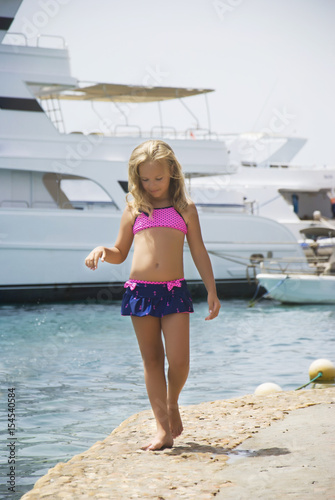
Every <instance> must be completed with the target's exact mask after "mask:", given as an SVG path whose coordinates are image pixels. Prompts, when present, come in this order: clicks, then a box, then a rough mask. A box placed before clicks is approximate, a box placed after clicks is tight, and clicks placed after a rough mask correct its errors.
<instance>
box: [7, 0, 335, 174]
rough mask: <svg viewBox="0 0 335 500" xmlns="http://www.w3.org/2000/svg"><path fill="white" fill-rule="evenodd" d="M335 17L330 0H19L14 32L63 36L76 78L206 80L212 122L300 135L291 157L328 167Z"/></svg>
mask: <svg viewBox="0 0 335 500" xmlns="http://www.w3.org/2000/svg"><path fill="white" fill-rule="evenodd" d="M334 19H335V2H334V1H333V0H184V1H182V0H170V1H169V2H163V1H161V0H155V1H154V0H141V1H140V2H139V1H137V0H122V1H121V0H95V1H94V2H93V1H88V0H23V2H22V5H21V7H20V9H19V12H18V14H17V16H16V19H15V21H14V24H13V25H12V31H18V32H21V31H23V32H26V33H27V34H29V37H30V39H29V42H30V43H32V44H33V43H34V39H35V37H36V35H38V34H40V33H46V34H55V35H62V36H64V38H65V39H66V41H67V44H68V47H69V52H70V57H71V67H72V73H73V75H74V76H75V77H77V78H78V79H79V80H87V81H103V82H112V83H130V84H143V83H151V84H157V85H162V86H186V87H200V88H203V87H206V88H213V89H215V93H212V94H211V95H210V96H209V104H210V108H211V127H212V129H213V130H215V131H217V132H221V133H236V132H249V131H254V132H257V131H262V130H269V129H270V130H272V129H273V131H274V132H278V133H282V134H284V135H292V136H299V137H306V138H307V139H308V143H307V145H306V146H305V147H304V148H303V150H302V151H301V152H300V153H299V154H298V156H297V157H296V162H298V163H302V164H306V165H314V164H318V165H323V164H328V165H333V166H335V146H334V144H335V141H334V139H333V134H334V132H335V97H334V93H335V92H334V91H335V64H334V63H335V30H334ZM192 100H193V102H191V101H192ZM189 102H190V103H191V104H190V106H191V107H192V105H193V104H194V106H195V109H196V112H197V115H198V116H199V118H200V124H201V125H202V126H205V127H207V118H206V110H205V106H204V104H203V102H202V101H201V104H200V101H199V98H190V99H189ZM171 112H172V113H173V115H171V114H170V116H169V117H168V118H169V120H170V122H172V121H174V122H175V123H178V122H179V121H182V118H181V113H184V110H181V109H180V108H178V109H177V108H173V111H171ZM171 112H170V113H171ZM179 113H180V115H179Z"/></svg>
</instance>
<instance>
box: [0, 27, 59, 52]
mask: <svg viewBox="0 0 335 500" xmlns="http://www.w3.org/2000/svg"><path fill="white" fill-rule="evenodd" d="M41 40H42V41H44V42H41ZM47 40H51V41H52V42H54V43H56V46H54V44H53V43H52V44H51V45H50V44H48V43H47V42H46V41H47ZM2 43H4V44H5V45H18V46H21V47H39V48H43V49H66V48H67V44H66V41H65V38H64V37H62V36H60V35H43V34H41V35H38V36H37V37H29V38H28V37H27V35H25V34H24V33H17V32H14V31H11V32H9V33H7V34H6V36H5V37H4V40H3V42H2Z"/></svg>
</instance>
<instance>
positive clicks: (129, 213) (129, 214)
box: [122, 204, 137, 225]
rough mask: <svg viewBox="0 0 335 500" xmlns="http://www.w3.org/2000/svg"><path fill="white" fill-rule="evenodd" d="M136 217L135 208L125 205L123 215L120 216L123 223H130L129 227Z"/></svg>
mask: <svg viewBox="0 0 335 500" xmlns="http://www.w3.org/2000/svg"><path fill="white" fill-rule="evenodd" d="M136 217H137V213H136V210H135V208H134V207H133V206H131V205H129V204H127V205H126V207H125V209H124V211H123V214H122V218H123V220H124V222H129V223H131V225H133V224H134V222H135V219H136Z"/></svg>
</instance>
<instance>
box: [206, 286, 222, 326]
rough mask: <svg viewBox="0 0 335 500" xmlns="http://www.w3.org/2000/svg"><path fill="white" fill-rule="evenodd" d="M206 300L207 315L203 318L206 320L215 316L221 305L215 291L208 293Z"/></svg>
mask: <svg viewBox="0 0 335 500" xmlns="http://www.w3.org/2000/svg"><path fill="white" fill-rule="evenodd" d="M207 301H208V307H209V315H208V316H207V318H205V320H206V321H207V320H209V319H214V318H216V317H217V315H218V314H219V311H220V307H221V304H220V301H219V299H218V297H217V295H216V294H215V293H209V294H208V298H207Z"/></svg>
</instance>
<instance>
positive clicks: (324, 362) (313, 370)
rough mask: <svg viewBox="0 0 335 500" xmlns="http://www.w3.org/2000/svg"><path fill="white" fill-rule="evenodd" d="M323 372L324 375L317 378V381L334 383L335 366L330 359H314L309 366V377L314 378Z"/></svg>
mask: <svg viewBox="0 0 335 500" xmlns="http://www.w3.org/2000/svg"><path fill="white" fill-rule="evenodd" d="M320 372H321V373H322V377H320V378H318V379H317V383H320V382H321V383H326V384H327V383H328V384H331V383H334V382H335V366H334V365H333V363H332V362H331V361H329V359H317V360H315V361H313V363H312V364H311V366H310V367H309V379H310V380H312V379H313V378H315V377H316V376H317V375H318V374H319V373H320Z"/></svg>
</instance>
